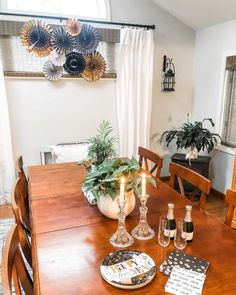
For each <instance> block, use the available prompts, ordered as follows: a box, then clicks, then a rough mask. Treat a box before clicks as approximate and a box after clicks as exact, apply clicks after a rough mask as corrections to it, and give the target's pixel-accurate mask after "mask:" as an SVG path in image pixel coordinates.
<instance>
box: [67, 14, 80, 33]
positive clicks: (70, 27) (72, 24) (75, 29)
mask: <svg viewBox="0 0 236 295" xmlns="http://www.w3.org/2000/svg"><path fill="white" fill-rule="evenodd" d="M81 30H82V24H81V22H80V21H79V20H77V19H76V18H69V19H68V20H67V22H66V31H67V32H68V33H69V34H70V35H71V36H78V35H79V34H80V32H81Z"/></svg>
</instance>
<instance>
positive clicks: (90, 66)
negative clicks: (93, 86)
mask: <svg viewBox="0 0 236 295" xmlns="http://www.w3.org/2000/svg"><path fill="white" fill-rule="evenodd" d="M84 59H85V64H86V65H85V70H84V71H83V73H82V77H83V78H84V79H85V80H86V81H97V80H99V79H101V78H102V77H103V76H104V74H105V71H106V62H105V60H104V58H103V56H102V55H101V53H99V52H97V51H95V52H94V53H92V54H88V55H84Z"/></svg>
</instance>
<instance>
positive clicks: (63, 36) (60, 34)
mask: <svg viewBox="0 0 236 295" xmlns="http://www.w3.org/2000/svg"><path fill="white" fill-rule="evenodd" d="M51 43H52V47H53V49H54V50H55V51H56V52H58V53H59V54H67V53H69V52H71V51H72V50H73V48H74V46H75V39H74V37H72V36H71V35H70V34H69V33H67V32H66V30H65V29H64V27H56V28H55V29H54V30H53V32H52V37H51Z"/></svg>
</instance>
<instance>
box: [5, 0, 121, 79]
mask: <svg viewBox="0 0 236 295" xmlns="http://www.w3.org/2000/svg"><path fill="white" fill-rule="evenodd" d="M0 8H1V9H2V10H3V11H4V12H9V13H23V14H27V13H28V14H38V15H40V14H41V15H46V16H47V15H55V16H60V15H62V16H65V17H68V18H69V17H73V16H75V15H76V17H77V18H78V19H82V18H84V19H85V18H86V19H89V18H93V19H98V18H100V19H105V18H108V17H109V9H108V8H109V0H33V1H32V0H21V1H19V0H0ZM77 12H78V13H77ZM17 19H18V18H17ZM30 19H31V18H30V17H29V20H30ZM39 19H40V18H39ZM43 20H44V21H46V22H47V23H49V24H51V25H53V26H56V25H58V24H60V25H63V23H64V22H65V21H63V23H61V22H60V20H51V19H48V20H47V19H43ZM25 21H27V18H26V20H25ZM23 24H24V22H23V21H18V20H12V18H10V17H9V19H7V20H0V58H1V59H2V62H3V68H4V74H5V75H6V76H19V77H42V76H43V75H42V68H43V64H44V62H45V61H46V60H48V57H45V58H37V57H35V56H33V55H31V54H30V53H28V52H27V51H26V50H25V48H24V47H23V46H22V44H21V39H20V30H21V27H22V26H23ZM93 26H95V27H96V25H95V24H93ZM97 30H98V32H99V35H100V42H99V47H98V49H97V50H98V51H99V52H100V53H101V54H102V55H103V57H104V59H105V61H106V73H105V78H115V77H116V57H117V49H118V45H119V40H120V32H119V30H117V29H109V28H101V27H97ZM63 77H65V78H67V77H69V78H71V77H70V76H69V75H67V73H66V72H64V73H63Z"/></svg>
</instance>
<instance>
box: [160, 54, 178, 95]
mask: <svg viewBox="0 0 236 295" xmlns="http://www.w3.org/2000/svg"><path fill="white" fill-rule="evenodd" d="M162 76H163V80H162V86H163V88H162V91H165V92H169V91H175V66H174V64H173V63H172V58H171V59H170V58H168V57H167V56H166V55H164V56H163V69H162Z"/></svg>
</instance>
